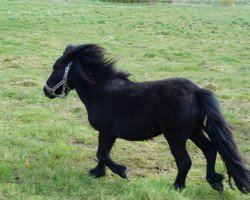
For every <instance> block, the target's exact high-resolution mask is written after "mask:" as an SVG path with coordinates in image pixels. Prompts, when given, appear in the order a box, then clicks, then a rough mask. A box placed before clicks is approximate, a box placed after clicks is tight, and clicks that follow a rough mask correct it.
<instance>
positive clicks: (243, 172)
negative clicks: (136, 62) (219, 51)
mask: <svg viewBox="0 0 250 200" xmlns="http://www.w3.org/2000/svg"><path fill="white" fill-rule="evenodd" d="M128 76H129V74H127V73H124V72H120V71H117V70H116V69H115V67H114V61H113V60H108V59H106V58H105V57H104V49H103V48H101V47H99V46H98V45H95V44H84V45H78V46H74V45H71V46H68V47H67V48H66V49H65V52H64V54H63V55H62V56H61V57H60V58H59V59H58V60H57V61H56V63H55V64H54V66H53V72H52V74H51V76H50V77H49V79H48V81H47V82H46V84H45V87H44V92H45V95H46V96H47V97H49V98H51V99H52V98H55V97H64V96H66V95H67V94H68V93H69V91H70V90H73V89H75V90H76V92H77V93H78V95H79V97H80V99H81V100H82V102H83V103H84V105H85V106H86V109H87V112H88V119H89V122H90V124H91V126H93V127H94V128H95V129H96V130H97V131H99V146H98V150H97V158H98V160H99V163H98V164H97V166H96V167H95V168H93V169H91V170H90V174H91V175H92V176H94V177H101V176H104V175H105V167H106V166H107V167H108V168H109V169H110V170H111V171H112V172H114V173H116V174H118V175H119V176H120V177H122V178H128V177H127V173H126V169H127V168H126V167H125V166H123V165H120V164H117V163H115V162H114V161H113V160H112V159H111V158H110V151H111V149H112V147H113V145H114V143H115V140H116V139H117V138H122V139H125V140H131V141H138V140H147V139H150V138H153V137H155V136H158V135H160V134H163V135H164V137H165V138H166V140H167V142H168V144H169V147H170V150H171V153H172V154H173V156H174V158H175V161H176V164H177V168H178V174H177V177H176V180H175V183H174V187H175V188H176V189H181V188H183V187H184V186H185V179H186V176H187V173H188V171H189V169H190V167H191V159H190V157H189V155H188V152H187V149H186V142H187V140H188V139H190V140H191V141H192V142H194V143H195V144H196V145H197V146H198V147H199V148H200V149H201V151H202V152H203V154H204V155H205V157H206V160H207V172H206V180H207V181H208V183H209V184H210V185H211V186H212V187H213V189H215V190H217V191H219V192H222V191H223V184H222V180H223V175H221V174H218V173H216V172H215V159H216V153H217V151H218V152H219V154H220V155H221V157H222V159H223V161H224V163H225V166H226V168H227V172H228V175H229V180H230V177H233V179H234V182H235V184H236V186H237V187H238V189H239V190H240V191H241V192H243V193H249V192H250V171H249V170H248V169H247V166H246V164H245V163H244V162H243V160H242V158H241V156H240V155H239V152H238V150H237V147H236V144H235V142H234V140H233V136H232V133H231V131H230V129H229V126H228V124H227V123H226V122H225V120H224V118H223V116H222V114H221V112H220V108H219V105H218V102H217V101H216V99H215V97H214V96H213V94H212V93H211V92H210V91H208V90H204V89H201V88H199V87H198V86H197V85H195V84H193V83H192V82H191V81H189V80H187V79H183V78H170V79H165V80H160V81H150V82H142V83H137V82H133V81H130V80H129V79H128ZM204 132H205V133H206V134H207V135H205V134H204ZM207 136H208V137H207ZM229 183H230V182H229ZM230 186H231V183H230Z"/></svg>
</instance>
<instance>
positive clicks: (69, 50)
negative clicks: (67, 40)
mask: <svg viewBox="0 0 250 200" xmlns="http://www.w3.org/2000/svg"><path fill="white" fill-rule="evenodd" d="M103 51H104V49H103V48H102V47H100V46H98V45H96V44H81V45H74V44H71V45H68V46H67V47H66V49H65V50H64V53H63V56H62V58H63V59H64V60H65V61H67V62H70V61H72V60H74V59H75V58H76V57H77V56H78V54H79V53H80V52H81V53H90V52H91V53H92V54H94V53H97V52H99V53H101V52H103Z"/></svg>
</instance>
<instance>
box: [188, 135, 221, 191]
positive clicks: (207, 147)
mask: <svg viewBox="0 0 250 200" xmlns="http://www.w3.org/2000/svg"><path fill="white" fill-rule="evenodd" d="M190 140H192V142H193V143H194V144H196V146H197V147H198V148H200V149H201V151H202V152H203V154H204V156H205V158H206V160H207V174H206V180H207V182H208V183H209V184H210V185H211V186H212V188H213V189H215V190H217V191H218V192H222V191H223V184H222V180H223V178H224V177H223V175H222V174H218V173H216V172H215V160H216V153H217V149H216V147H215V145H214V144H213V143H212V142H211V141H210V140H209V139H208V138H207V137H206V136H205V135H204V133H203V132H202V130H198V131H197V130H196V131H195V132H193V134H192V135H191V136H190Z"/></svg>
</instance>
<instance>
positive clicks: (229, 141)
mask: <svg viewBox="0 0 250 200" xmlns="http://www.w3.org/2000/svg"><path fill="white" fill-rule="evenodd" d="M195 95H196V98H197V100H198V102H199V104H200V106H201V110H202V117H203V119H204V121H205V122H204V123H205V125H204V130H205V132H206V133H207V134H208V136H209V138H210V140H211V141H212V142H213V143H214V144H215V145H216V147H217V149H218V152H219V154H220V155H221V157H222V159H223V161H224V163H225V165H226V168H227V172H228V176H229V180H230V177H233V179H234V182H235V185H236V186H237V188H238V189H239V190H240V191H241V192H242V193H249V192H250V171H249V169H247V166H246V164H245V163H244V162H243V159H242V158H241V156H240V154H239V151H238V149H237V146H236V144H235V142H234V140H233V136H232V133H231V131H230V129H229V125H228V124H227V123H226V122H225V120H224V118H223V116H222V114H221V112H220V107H219V104H218V102H217V100H216V98H215V97H214V95H213V94H212V92H210V91H208V90H204V89H200V90H198V91H197V92H196V94H195ZM229 183H230V182H229Z"/></svg>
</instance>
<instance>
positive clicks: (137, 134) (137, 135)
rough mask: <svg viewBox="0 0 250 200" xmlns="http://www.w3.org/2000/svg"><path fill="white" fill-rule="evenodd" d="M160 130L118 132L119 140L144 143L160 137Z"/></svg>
mask: <svg viewBox="0 0 250 200" xmlns="http://www.w3.org/2000/svg"><path fill="white" fill-rule="evenodd" d="M160 134H161V132H160V131H159V130H151V131H149V130H137V131H136V130H130V131H129V130H127V131H117V138H121V139H124V140H129V141H142V140H150V139H152V138H153V137H156V136H158V135H160Z"/></svg>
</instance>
